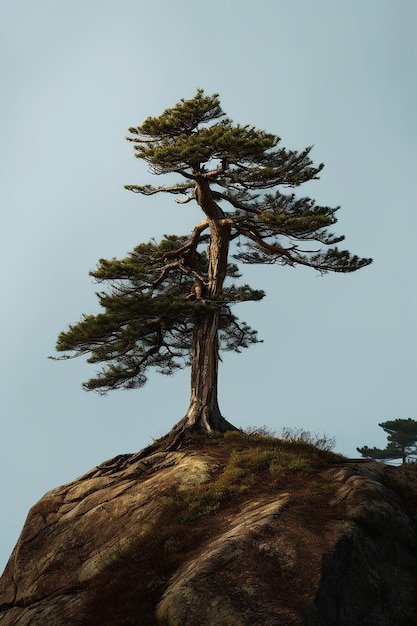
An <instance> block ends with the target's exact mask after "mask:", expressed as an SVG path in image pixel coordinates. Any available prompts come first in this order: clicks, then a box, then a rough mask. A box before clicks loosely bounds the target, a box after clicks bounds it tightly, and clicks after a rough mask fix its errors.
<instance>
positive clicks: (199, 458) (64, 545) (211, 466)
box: [0, 433, 417, 626]
mask: <svg viewBox="0 0 417 626" xmlns="http://www.w3.org/2000/svg"><path fill="white" fill-rule="evenodd" d="M416 511H417V473H416V472H415V471H412V470H406V469H404V468H391V467H387V466H384V465H382V464H378V463H357V464H355V463H349V462H347V461H346V460H344V459H343V458H341V457H338V456H336V455H332V454H331V453H323V452H320V451H318V450H317V449H315V448H313V447H311V446H307V445H306V444H297V443H295V444H289V443H288V442H282V441H280V440H275V439H266V438H257V437H251V436H243V435H241V434H237V433H234V434H231V435H229V436H226V437H224V438H221V439H218V440H213V441H207V440H204V441H203V440H195V441H194V442H192V443H190V444H189V445H188V446H187V447H185V448H184V449H183V450H181V451H176V452H173V451H171V452H168V451H163V450H160V449H159V450H158V449H157V448H155V449H154V450H150V451H149V450H148V451H143V452H142V453H138V454H135V455H123V456H120V457H117V458H115V459H112V460H111V461H109V462H107V463H104V464H102V465H101V466H99V467H97V468H95V469H93V470H92V471H91V472H89V473H88V474H86V475H84V476H82V477H80V478H78V479H77V480H75V481H74V482H73V483H70V484H68V485H64V486H63V487H58V488H57V489H54V490H53V491H51V492H49V493H48V494H46V495H45V496H44V498H42V499H41V500H40V501H39V502H38V503H37V504H36V505H35V506H34V507H33V508H32V509H31V511H30V512H29V515H28V518H27V520H26V523H25V525H24V528H23V530H22V533H21V536H20V538H19V541H18V543H17V545H16V547H15V549H14V551H13V553H12V555H11V557H10V560H9V563H8V565H7V567H6V569H5V572H4V574H3V576H2V578H1V579H0V625H1V626H9V625H14V624H19V626H29V625H31V626H32V625H39V624H42V626H49V625H51V626H59V625H61V624H71V625H73V624H85V625H88V624H100V626H105V625H109V626H110V625H111V626H122V625H125V626H129V625H130V626H133V625H136V624H141V625H144V626H153V625H155V626H257V625H262V626H277V625H283V626H292V625H306V626H333V625H334V626H361V625H364V626H365V625H366V626H412V625H413V624H417V608H416V597H417V596H416V586H417V584H416V583H417V559H416V543H417V541H416V528H415V519H416Z"/></svg>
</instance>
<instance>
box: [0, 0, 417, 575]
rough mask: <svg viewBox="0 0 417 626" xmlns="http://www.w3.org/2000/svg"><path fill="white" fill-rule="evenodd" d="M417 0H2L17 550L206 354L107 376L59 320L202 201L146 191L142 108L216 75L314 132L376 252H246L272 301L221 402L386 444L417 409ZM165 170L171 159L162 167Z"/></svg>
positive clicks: (242, 117) (233, 94) (213, 87)
mask: <svg viewBox="0 0 417 626" xmlns="http://www.w3.org/2000/svg"><path fill="white" fill-rule="evenodd" d="M416 24H417V5H416V4H415V2H414V1H413V0H410V1H407V0H402V1H401V2H398V1H397V0H395V1H394V0H349V2H347V1H345V2H343V1H342V0H316V1H315V2H311V0H294V1H293V2H287V1H285V2H284V1H282V0H258V2H248V1H243V0H212V1H211V2H210V3H203V2H198V1H197V2H196V1H195V0H194V1H193V2H191V0H176V1H175V2H172V1H171V0H154V1H153V2H152V3H150V2H144V1H141V0H119V1H118V2H115V1H114V0H113V1H109V0H96V1H95V0H37V1H36V2H34V1H31V0H4V1H3V2H2V3H1V6H0V32H1V50H0V68H1V85H2V97H1V102H0V107H1V117H0V120H1V121H0V123H1V137H2V141H1V147H0V164H1V168H0V176H1V181H0V182H1V185H0V190H1V231H0V236H1V246H0V254H1V267H2V270H3V271H2V294H3V296H2V302H3V304H2V307H1V310H0V316H1V325H0V328H1V329H2V359H1V376H0V385H1V393H0V407H1V408H0V410H1V426H2V436H1V440H0V445H1V450H0V477H1V478H0V480H1V498H2V511H3V513H2V516H1V518H0V522H1V527H0V538H1V539H0V569H1V568H2V566H3V565H4V564H5V562H6V560H7V558H8V556H9V554H10V552H11V550H12V548H13V545H14V544H15V542H16V540H17V537H18V535H19V532H20V530H21V527H22V525H23V522H24V519H25V516H26V514H27V512H28V510H29V508H30V506H31V505H33V504H34V503H35V502H36V501H37V500H38V499H39V498H40V497H41V496H42V495H43V494H44V493H45V492H46V491H48V490H49V489H51V488H53V487H55V486H57V485H59V484H62V483H64V482H68V481H71V480H73V479H74V478H75V477H76V476H78V475H80V474H82V473H84V472H85V471H87V470H89V469H90V468H91V467H94V466H95V465H97V464H99V463H100V462H102V461H104V460H106V459H109V458H111V457H112V456H115V455H117V454H121V453H125V452H133V451H136V450H138V449H140V448H142V447H143V446H145V445H147V444H148V443H149V442H150V441H151V440H152V438H158V437H159V436H161V435H163V434H165V432H167V431H168V430H169V428H170V427H171V426H172V425H173V424H174V423H175V422H176V421H177V420H179V419H180V418H181V417H182V416H183V414H184V413H185V411H186V409H187V406H188V400H189V371H184V372H181V373H180V374H179V375H176V376H175V377H173V378H165V377H161V376H157V375H156V374H155V375H153V376H152V377H151V379H150V381H149V384H148V386H147V387H146V388H145V389H143V390H140V391H130V392H128V391H119V392H115V393H113V394H112V395H109V396H107V397H104V398H103V397H99V396H97V395H94V394H88V393H86V392H84V391H83V390H82V389H81V382H82V381H84V380H86V379H87V378H88V377H90V376H91V375H92V374H93V373H94V368H93V366H89V365H86V364H85V362H83V361H82V360H75V361H70V362H61V363H56V362H53V361H50V360H48V359H47V356H48V354H51V353H53V351H54V345H55V340H56V337H57V334H58V332H59V331H61V330H63V329H65V328H66V327H67V325H68V324H69V323H74V322H76V321H78V319H79V317H80V315H81V313H91V312H95V311H97V305H96V299H95V296H94V292H95V290H96V286H95V285H94V284H92V282H91V279H90V277H89V276H88V271H89V270H90V269H93V268H94V267H95V265H96V262H97V260H98V259H99V258H100V257H113V256H124V255H125V254H126V253H128V252H129V251H130V250H131V249H132V248H133V247H134V246H135V245H137V244H138V243H140V242H143V241H147V240H148V239H149V238H150V237H153V236H155V237H156V238H158V237H160V236H161V235H162V234H164V233H178V234H183V233H186V232H188V231H189V230H190V229H191V227H192V226H193V224H194V223H195V222H196V221H197V220H198V219H199V215H198V212H197V208H196V206H192V205H191V204H187V205H183V206H178V205H175V203H174V202H173V199H172V198H170V197H167V198H162V197H158V198H152V199H147V198H144V197H141V196H137V195H134V194H131V193H129V192H127V191H125V190H124V189H123V185H124V184H125V183H136V184H143V183H146V182H154V183H155V180H152V176H151V175H150V174H148V173H147V172H146V170H145V169H144V167H143V165H142V164H141V163H139V162H138V161H136V160H135V159H134V158H133V156H132V149H131V146H130V145H129V144H128V143H127V142H125V141H124V136H125V134H126V133H127V128H128V127H129V126H132V125H138V124H140V123H141V122H142V121H143V120H144V118H145V117H147V116H148V115H158V114H159V113H161V112H162V111H163V110H164V109H165V108H166V107H168V106H172V105H173V104H175V103H176V102H177V101H178V100H179V99H180V98H181V97H185V98H188V97H192V96H193V95H194V93H195V90H196V88H197V87H202V88H204V89H205V90H206V92H207V93H213V92H218V93H220V96H221V101H222V105H223V108H224V110H225V111H226V112H227V114H228V115H229V116H230V117H231V118H232V119H233V120H235V121H236V122H240V123H242V124H245V123H248V124H253V125H255V126H257V127H259V128H262V129H264V130H267V131H268V132H272V133H275V134H277V135H279V136H281V137H282V144H283V145H285V146H286V147H287V148H292V149H302V148H304V147H305V146H306V145H311V144H314V145H315V148H314V151H313V154H312V156H313V159H314V161H315V162H316V163H319V162H321V161H324V162H325V163H326V167H325V169H324V171H323V172H322V176H321V180H320V181H318V182H315V183H312V184H310V185H309V186H308V188H300V190H299V193H300V194H303V195H305V194H309V195H311V196H313V197H314V198H316V200H317V201H318V203H319V204H327V205H339V204H340V205H342V209H341V210H340V212H339V223H338V224H337V226H336V228H335V232H337V233H339V234H345V235H346V247H348V248H349V249H350V250H351V251H352V252H355V253H357V254H359V255H360V256H372V257H374V259H375V262H374V264H373V265H372V266H371V267H370V268H367V269H364V270H362V271H360V272H357V273H356V274H352V275H348V276H343V275H327V276H325V277H323V278H322V277H319V276H317V275H316V273H315V272H314V271H312V270H310V271H309V270H308V269H305V268H302V269H297V270H295V269H289V268H286V269H283V268H280V267H268V268H256V267H255V268H253V267H246V268H244V272H245V273H244V277H245V280H247V281H248V282H249V283H250V284H251V285H252V286H254V287H257V288H263V289H265V291H266V292H267V297H266V298H265V299H264V300H263V301H262V302H261V303H256V304H254V303H251V304H244V305H241V306H240V308H239V309H236V313H237V314H238V315H239V317H241V318H243V319H245V320H246V321H247V322H248V323H249V324H250V325H251V326H253V327H255V328H257V329H258V331H259V335H260V337H261V338H263V339H264V340H265V342H264V343H263V344H261V345H258V346H254V347H253V348H251V349H250V350H247V351H245V352H244V353H243V354H241V355H236V356H235V355H226V356H225V357H224V362H223V363H222V364H221V369H220V406H221V408H222V411H223V413H224V415H225V417H227V419H229V420H230V421H232V422H233V423H235V424H236V425H239V426H247V425H264V424H265V425H267V426H269V427H270V428H272V429H275V430H277V431H279V430H280V429H281V428H282V427H283V426H291V427H297V428H301V427H302V428H304V429H307V430H310V431H313V432H319V433H322V432H323V431H325V432H326V433H328V434H329V435H331V436H335V437H336V439H337V446H336V448H337V451H340V452H342V453H344V454H347V455H349V456H352V455H356V454H357V453H356V446H359V445H364V444H368V445H382V446H383V445H385V442H386V438H385V435H384V433H383V431H382V430H381V429H380V428H378V422H381V421H385V420H388V419H396V418H407V417H412V418H414V419H417V411H416V392H415V386H416V384H415V381H416V348H417V345H416V344H417V334H416V313H417V311H416V309H417V303H416V288H415V276H414V274H415V270H416V267H417V263H416V261H417V254H416V248H415V231H416V228H417V218H416V207H415V205H416V193H415V180H416V176H417V167H416V166H417V159H416V139H417V129H416V111H417V87H416V78H415V76H416V65H417V63H416V62H417V33H416ZM158 182H159V181H158Z"/></svg>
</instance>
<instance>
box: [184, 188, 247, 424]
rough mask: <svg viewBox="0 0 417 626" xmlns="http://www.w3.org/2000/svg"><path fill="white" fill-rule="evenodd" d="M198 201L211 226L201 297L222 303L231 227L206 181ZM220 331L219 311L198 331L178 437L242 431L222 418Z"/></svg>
mask: <svg viewBox="0 0 417 626" xmlns="http://www.w3.org/2000/svg"><path fill="white" fill-rule="evenodd" d="M196 198H197V202H198V204H199V205H200V207H201V208H202V209H203V211H204V213H205V214H206V216H207V217H208V220H209V225H210V244H209V247H208V263H209V264H208V282H207V284H206V285H204V289H203V293H202V294H201V297H202V299H206V300H207V301H209V302H213V303H216V302H217V303H219V301H221V295H222V291H223V283H224V280H225V277H226V274H227V261H228V253H229V242H230V225H229V224H228V223H227V222H226V220H225V215H224V213H223V211H222V210H221V208H220V207H219V206H218V205H217V204H216V203H215V202H214V200H213V197H212V195H211V191H210V187H209V185H208V183H207V181H206V180H205V179H204V178H202V179H200V180H199V181H198V183H197V184H196ZM218 329H219V310H217V311H214V312H213V313H211V314H209V315H207V316H206V317H204V318H203V319H202V320H201V321H200V322H199V324H198V325H197V326H196V328H195V331H194V337H193V345H192V349H191V400H190V406H189V408H188V411H187V413H186V414H185V416H184V417H183V419H182V420H181V421H180V422H178V424H176V425H175V426H174V428H173V430H172V433H173V434H174V435H176V434H183V433H185V432H186V431H192V432H200V433H207V432H211V431H217V432H226V431H227V430H238V429H237V428H236V427H235V426H233V425H232V424H230V423H229V422H228V421H227V420H226V419H225V418H224V417H223V416H222V414H221V413H220V409H219V404H218V399H217V380H218V366H219V341H218Z"/></svg>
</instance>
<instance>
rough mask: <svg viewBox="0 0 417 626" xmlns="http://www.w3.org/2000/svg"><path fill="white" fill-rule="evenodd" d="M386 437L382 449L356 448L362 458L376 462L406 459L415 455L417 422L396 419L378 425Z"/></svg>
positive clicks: (416, 448)
mask: <svg viewBox="0 0 417 626" xmlns="http://www.w3.org/2000/svg"><path fill="white" fill-rule="evenodd" d="M378 426H380V427H381V428H383V429H384V431H385V432H386V433H387V436H388V444H387V446H386V447H385V448H384V449H381V448H375V447H374V448H369V447H368V446H363V447H362V448H357V450H358V452H360V453H361V454H362V456H364V457H366V458H369V459H377V460H394V459H402V462H403V463H405V462H406V459H407V458H408V457H410V456H414V455H416V453H417V445H416V444H417V421H416V420H412V419H411V418H408V419H397V420H391V421H387V422H382V423H381V424H378Z"/></svg>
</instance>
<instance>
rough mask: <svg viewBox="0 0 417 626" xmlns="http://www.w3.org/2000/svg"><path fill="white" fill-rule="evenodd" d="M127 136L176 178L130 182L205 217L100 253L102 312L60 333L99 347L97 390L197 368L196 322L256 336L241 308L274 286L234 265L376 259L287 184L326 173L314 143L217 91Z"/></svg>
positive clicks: (333, 266)
mask: <svg viewBox="0 0 417 626" xmlns="http://www.w3.org/2000/svg"><path fill="white" fill-rule="evenodd" d="M129 133H130V135H129V136H128V137H127V140H128V141H129V142H131V143H132V144H133V148H134V154H135V156H136V158H138V159H141V160H143V161H145V162H146V163H147V165H148V166H149V169H150V171H151V172H152V173H153V174H156V175H164V174H170V179H169V180H170V181H171V180H172V178H173V176H175V175H176V176H177V177H178V178H177V181H176V182H174V183H171V182H170V183H169V184H167V185H162V186H156V187H155V186H153V185H150V184H145V185H127V186H126V188H127V189H129V190H131V191H133V192H136V193H140V194H142V195H145V196H149V195H154V194H158V193H168V194H173V195H174V196H177V199H176V202H178V203H186V202H196V203H197V205H198V206H199V208H200V209H201V212H202V217H203V219H202V221H200V222H198V223H197V224H196V226H195V228H194V230H193V231H192V232H191V233H190V234H188V235H184V236H180V235H165V237H164V238H163V239H162V240H161V241H160V242H156V241H150V242H147V243H141V244H140V245H138V246H137V247H136V248H135V249H134V250H133V252H131V253H130V254H129V255H128V256H127V257H126V258H124V259H111V260H106V259H101V260H100V261H99V264H98V267H97V269H96V270H95V271H93V272H91V275H92V276H93V277H94V278H95V279H96V281H97V282H99V283H106V285H107V290H106V291H104V292H100V293H97V297H98V299H99V303H100V306H101V307H102V309H103V310H104V312H102V313H100V314H98V315H84V316H83V317H82V318H81V320H80V322H78V324H75V325H73V326H70V327H69V329H68V330H66V331H64V332H62V333H61V334H60V335H59V338H58V342H57V350H58V352H63V353H65V355H64V356H63V357H61V358H71V357H74V356H80V355H90V356H89V358H88V361H89V362H90V363H102V364H103V369H102V370H101V371H100V372H99V373H98V375H97V376H96V377H95V378H92V379H91V380H89V381H88V382H87V383H86V384H85V385H84V386H85V388H86V389H87V390H92V389H94V390H97V391H101V392H106V391H108V390H110V389H116V388H120V387H122V388H136V387H141V386H143V384H144V383H145V382H146V379H147V372H148V370H149V368H155V369H156V371H158V372H159V373H162V374H172V373H173V372H175V371H176V370H177V369H179V368H182V367H184V366H186V365H189V364H190V362H192V360H193V352H192V351H193V349H196V346H192V343H193V337H195V336H196V334H195V331H196V328H197V327H198V325H199V324H200V323H202V320H203V319H204V318H205V317H208V316H212V317H213V318H214V317H215V318H216V320H217V323H218V339H219V344H220V349H224V350H234V351H237V352H239V351H240V350H241V349H242V348H246V347H248V346H250V345H251V344H253V343H256V342H257V341H258V339H257V336H256V331H255V330H253V329H251V328H250V327H249V326H248V325H247V324H246V323H245V322H241V321H239V320H238V318H237V317H236V316H235V315H234V314H232V312H231V307H232V306H234V305H236V304H239V303H241V302H246V301H259V300H261V299H262V298H263V297H264V295H265V294H264V292H263V291H261V290H256V289H252V288H251V287H250V286H248V285H245V284H243V285H242V284H239V283H238V282H237V281H238V279H239V278H240V274H239V270H238V265H236V263H239V264H244V263H277V264H281V265H290V266H292V267H295V266H297V265H306V266H308V267H312V268H313V269H316V270H317V271H319V272H321V273H325V272H328V271H334V272H353V271H356V270H358V269H360V268H362V267H364V266H366V265H368V264H369V263H370V262H371V260H370V259H361V258H359V257H357V256H352V255H351V254H350V253H349V252H348V251H346V250H339V249H338V248H337V246H336V245H335V244H337V243H339V242H341V241H342V240H343V236H334V235H333V234H332V233H331V232H328V230H327V229H328V228H329V227H331V226H333V225H334V224H335V223H336V221H337V220H336V212H337V211H338V209H339V207H336V208H331V207H325V206H318V205H316V203H315V201H314V200H312V199H311V198H307V197H296V195H295V194H294V193H289V194H288V193H283V191H282V189H285V188H295V187H298V186H299V185H301V184H303V183H305V182H308V181H312V180H315V179H317V178H318V175H319V173H320V172H321V170H322V169H323V164H319V165H318V166H315V165H314V164H313V162H312V161H311V159H310V152H311V147H307V148H305V149H303V150H301V151H295V150H287V149H286V148H283V147H281V146H280V141H281V140H280V138H279V137H278V136H276V135H274V134H271V133H267V132H265V131H263V130H259V129H257V128H255V127H253V126H248V125H243V126H242V125H239V124H234V123H233V122H232V121H231V120H230V119H229V118H227V117H225V114H224V112H223V110H222V108H221V105H220V101H219V97H218V95H217V94H214V95H211V96H207V95H206V94H205V93H204V91H203V90H202V89H198V90H197V92H196V94H195V96H194V97H193V98H191V99H189V100H185V99H182V100H181V101H180V102H178V103H177V104H176V105H175V106H174V107H172V108H168V109H166V110H165V111H164V112H163V113H162V115H160V116H159V117H148V118H147V119H146V120H145V121H144V122H143V123H142V125H140V126H137V127H131V128H129ZM304 242H309V245H308V246H307V248H304ZM311 242H314V244H315V245H314V244H313V245H311ZM323 246H325V247H327V248H325V250H323ZM328 246H330V247H328ZM231 259H234V261H235V262H236V263H231V262H230V261H231ZM200 341H201V340H200ZM203 341H204V340H203ZM211 345H213V344H211ZM200 348H201V349H202V350H204V349H205V346H204V345H200V346H199V349H200ZM216 358H218V355H216ZM212 369H213V371H215V370H216V368H212ZM216 375H217V374H216ZM210 384H212V386H213V388H214V387H215V384H214V381H212V383H210Z"/></svg>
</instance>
